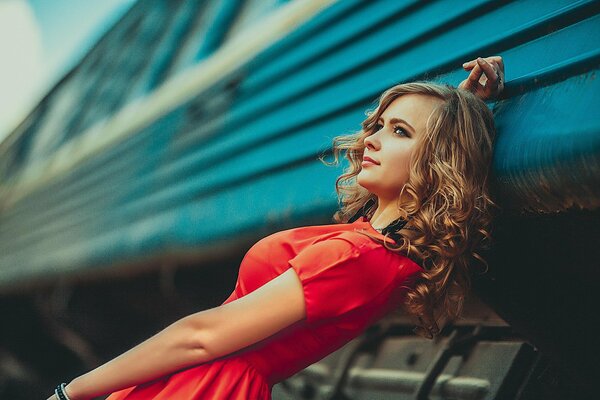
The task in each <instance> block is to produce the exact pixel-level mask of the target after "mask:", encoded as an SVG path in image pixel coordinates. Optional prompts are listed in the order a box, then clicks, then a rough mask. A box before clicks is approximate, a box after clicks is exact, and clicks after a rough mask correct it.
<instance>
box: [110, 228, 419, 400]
mask: <svg viewBox="0 0 600 400" xmlns="http://www.w3.org/2000/svg"><path fill="white" fill-rule="evenodd" d="M361 230H362V231H368V232H370V233H372V234H375V235H379V237H381V238H383V235H381V234H380V233H379V232H377V231H376V230H375V229H373V227H372V226H371V224H370V223H369V221H368V220H367V219H366V218H365V217H361V218H359V219H357V220H356V221H354V222H353V223H349V224H332V225H319V226H306V227H300V228H294V229H289V230H285V231H281V232H277V233H274V234H272V235H270V236H267V237H265V238H264V239H261V240H260V241H258V242H257V243H256V244H255V245H254V246H252V247H251V248H250V250H248V252H247V253H246V255H245V256H244V259H243V260H242V263H241V264H240V269H239V273H238V279H237V282H236V285H235V289H234V291H233V293H232V294H231V295H230V296H229V298H228V299H227V300H225V301H224V303H223V304H225V303H228V302H231V301H234V300H236V299H238V298H240V297H242V296H244V295H246V294H248V293H250V292H252V291H253V290H255V289H257V288H259V287H260V286H262V285H264V284H265V283H266V282H268V281H270V280H271V279H273V278H275V277H277V276H278V275H280V274H281V273H283V272H284V271H285V270H287V269H288V268H290V267H291V268H294V270H295V271H296V273H297V274H298V276H299V278H300V280H301V282H302V286H303V290H304V297H305V303H306V318H305V319H303V320H301V321H298V322H296V323H294V324H292V325H290V326H288V327H287V328H285V329H283V330H281V331H279V332H277V333H276V334H274V335H272V336H270V337H269V338H267V339H264V340H262V341H260V342H258V343H255V344H253V345H251V346H248V347H246V348H244V349H241V350H238V351H236V352H234V353H231V354H229V355H227V356H223V357H220V358H217V359H215V360H212V361H210V362H206V363H203V364H199V365H197V366H194V367H191V368H188V369H185V370H181V371H178V372H176V373H173V374H170V375H167V376H165V377H163V378H160V379H157V380H154V381H152V382H148V383H144V384H140V385H138V386H133V387H130V388H126V389H122V390H119V391H117V392H114V393H113V394H111V395H110V396H109V397H108V398H107V400H122V399H126V400H141V399H144V400H147V399H154V400H159V399H160V400H166V399H171V400H172V399H182V400H188V399H189V400H192V399H193V400H198V399H239V400H246V399H252V400H267V399H271V388H272V386H273V385H274V384H276V383H278V382H280V381H282V380H284V379H286V378H288V377H290V376H292V375H294V374H296V373H297V372H299V371H301V370H302V369H304V368H306V367H307V366H309V365H311V364H313V363H315V362H317V361H319V360H320V359H322V358H324V357H325V356H327V355H329V354H330V353H332V352H334V351H335V350H337V349H339V348H340V347H342V346H343V345H345V344H346V343H348V342H349V341H350V340H352V339H354V338H356V337H357V336H359V335H360V334H361V333H362V332H363V331H364V330H365V329H366V328H367V327H369V326H370V325H372V324H373V323H374V322H376V321H377V320H379V319H381V318H382V317H383V316H384V315H385V314H387V313H388V312H390V311H392V310H393V309H395V308H396V307H399V306H400V302H401V301H402V299H403V298H404V294H405V293H406V288H407V286H409V285H410V284H411V282H412V278H413V277H414V276H415V273H417V272H419V271H420V270H421V268H420V266H419V265H418V264H416V263H415V262H413V261H412V260H411V259H409V258H408V257H405V256H402V255H400V254H397V253H394V252H392V251H389V250H387V249H386V248H385V247H384V246H383V245H381V244H378V243H376V242H374V241H373V240H371V239H370V238H369V237H367V236H365V235H362V234H360V233H358V231H361ZM388 240H389V239H388ZM257 323H260V321H257Z"/></svg>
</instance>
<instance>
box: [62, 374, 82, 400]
mask: <svg viewBox="0 0 600 400" xmlns="http://www.w3.org/2000/svg"><path fill="white" fill-rule="evenodd" d="M75 381H76V379H74V380H72V381H71V382H69V383H68V384H67V385H66V386H65V392H66V394H67V396H69V399H71V400H86V399H87V398H86V397H83V396H82V395H81V393H79V392H78V390H77V383H76V382H75Z"/></svg>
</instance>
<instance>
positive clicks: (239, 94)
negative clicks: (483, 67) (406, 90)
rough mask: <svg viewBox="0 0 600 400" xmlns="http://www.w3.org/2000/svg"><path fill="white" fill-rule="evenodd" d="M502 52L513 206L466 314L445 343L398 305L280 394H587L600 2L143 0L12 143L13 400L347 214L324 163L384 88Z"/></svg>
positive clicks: (6, 238)
mask: <svg viewBox="0 0 600 400" xmlns="http://www.w3.org/2000/svg"><path fill="white" fill-rule="evenodd" d="M489 55H501V56H502V57H503V59H504V62H505V65H506V90H505V92H504V93H503V95H502V97H501V98H500V99H498V100H496V101H493V102H489V103H488V104H489V107H490V108H491V109H492V110H493V111H494V114H495V116H496V121H497V127H498V137H497V144H496V150H495V154H494V165H493V167H494V176H495V181H494V182H493V187H494V190H495V192H496V193H497V196H498V199H499V200H500V201H499V202H500V205H501V206H502V208H503V212H502V215H501V216H500V217H499V218H498V221H497V224H496V228H495V233H494V236H495V237H496V243H497V245H496V246H494V248H493V249H492V250H490V252H489V254H487V257H488V259H489V262H490V271H489V273H488V274H485V275H482V276H479V277H476V279H475V280H474V293H473V295H472V296H471V297H470V298H469V302H468V305H467V309H466V312H465V317H464V318H462V319H461V320H460V321H457V322H456V323H455V324H453V325H452V326H448V327H446V328H445V329H444V331H443V335H442V337H441V338H440V339H438V340H436V341H427V340H425V339H421V338H418V337H416V336H414V335H413V334H412V332H411V324H410V321H409V320H408V319H407V318H406V317H405V316H403V315H400V314H398V315H392V316H390V318H389V319H386V320H385V322H384V323H383V324H382V325H378V326H374V327H373V329H372V330H371V331H369V332H367V333H366V334H365V336H364V337H361V338H358V339H357V340H356V341H353V342H352V343H351V344H349V345H348V346H347V347H344V348H343V349H341V350H339V351H338V352H336V353H334V354H332V355H331V356H330V357H328V358H326V359H324V360H322V361H321V362H319V363H317V364H315V365H313V366H311V367H309V368H307V369H306V370H305V371H303V372H302V373H300V374H298V376H295V377H292V378H290V379H289V380H288V381H285V382H283V383H281V384H279V385H277V386H276V387H275V388H274V392H273V396H274V399H312V398H331V399H333V398H339V397H336V396H339V395H340V393H344V395H345V396H346V398H352V399H375V398H376V399H388V398H389V399H392V398H393V399H412V398H416V397H415V394H416V393H417V391H419V390H420V391H421V392H420V393H429V395H430V396H431V397H429V398H453V399H506V398H511V399H513V398H514V399H522V400H528V399H538V398H544V399H566V398H580V397H579V396H583V397H581V398H588V397H585V396H584V395H583V393H592V392H593V390H594V385H593V384H594V382H595V378H597V377H598V376H600V366H599V365H598V362H597V352H596V351H595V348H596V346H597V344H598V339H597V338H596V337H595V336H596V335H595V332H594V329H593V327H594V326H598V324H599V323H600V317H599V316H598V315H599V313H598V311H597V308H596V305H597V304H599V303H600V301H599V300H600V296H599V293H600V291H599V290H598V282H599V279H598V278H600V277H599V271H600V268H599V267H600V265H598V264H599V262H598V260H599V259H600V250H599V248H600V246H599V244H600V243H599V239H600V228H599V226H600V224H599V223H600V218H599V217H600V214H599V211H598V210H599V207H600V118H599V115H598V109H599V106H600V82H599V80H598V73H599V72H600V3H599V2H598V1H584V0H581V1H575V0H549V1H541V0H539V1H536V0H526V1H493V0H473V1H461V2H459V1H453V0H440V1H408V0H407V1H402V0H377V1H359V0H340V1H333V0H311V1H300V0H292V1H277V0H269V1H258V0H231V1H228V0H223V1H221V0H208V1H204V2H199V1H194V0H177V1H166V0H138V1H137V2H136V3H135V4H134V5H133V6H132V8H131V9H130V10H129V11H128V12H127V13H126V14H125V15H124V17H123V18H122V19H121V20H120V21H118V23H116V24H115V26H114V27H112V28H111V29H110V30H109V31H108V32H107V33H106V34H105V35H104V36H103V37H102V39H101V40H100V41H99V42H98V43H97V44H96V45H95V46H94V47H93V48H92V49H91V50H90V51H89V53H87V55H86V56H85V57H84V58H83V59H82V60H81V62H80V63H79V64H78V65H77V66H76V67H74V68H73V69H72V70H71V71H70V72H69V73H68V74H67V75H66V76H65V77H64V78H63V79H62V80H61V81H60V82H58V83H57V84H56V86H55V87H54V88H52V90H50V92H49V93H48V94H47V95H46V96H45V97H44V98H43V99H42V100H41V102H40V103H39V104H38V105H37V106H36V107H35V108H34V109H33V110H32V112H31V113H30V114H29V116H28V117H27V118H26V119H25V120H24V121H23V122H22V123H21V124H20V125H19V126H18V127H17V128H16V129H15V131H13V132H12V133H11V134H10V135H9V136H8V137H7V138H6V139H5V140H4V141H3V142H2V143H1V144H0V295H1V297H0V309H1V310H2V317H3V319H4V321H5V324H4V325H3V327H2V329H0V331H1V332H2V339H3V340H2V342H1V343H2V346H1V347H0V378H2V379H0V381H3V382H7V383H6V384H5V385H0V396H1V397H3V398H4V397H5V396H6V397H7V398H8V397H11V398H15V399H19V398H33V397H34V396H35V397H40V396H42V395H44V394H45V393H46V390H47V388H48V387H51V385H52V384H54V383H55V382H56V381H57V380H58V379H64V377H65V376H69V374H71V376H75V375H77V374H79V373H81V372H83V371H85V370H88V369H90V368H93V367H95V366H97V365H98V364H99V363H101V362H103V361H107V360H108V359H109V358H111V357H113V356H116V355H117V354H119V353H120V352H122V351H124V350H126V349H127V348H129V347H131V346H132V345H133V344H135V343H136V342H139V341H140V340H141V339H143V338H145V337H147V336H149V335H150V334H151V333H152V332H155V331H156V330H157V329H160V328H161V327H164V326H165V325H166V324H167V323H169V322H173V321H174V320H175V319H177V318H179V317H182V316H184V315H186V314H188V313H191V312H194V311H197V310H198V309H202V308H207V307H211V306H216V305H218V304H220V302H222V301H223V300H224V299H225V298H226V297H227V295H228V294H229V293H230V291H231V290H232V288H233V284H234V283H235V277H236V274H237V266H238V265H239V262H240V260H241V258H242V257H243V255H244V253H245V251H247V250H248V248H249V246H250V245H251V244H252V243H254V242H256V241H257V240H259V239H260V238H262V237H264V236H266V235H268V234H269V233H272V232H275V231H278V230H281V229H286V228H290V227H295V226H300V225H308V224H313V223H314V224H326V223H331V216H332V214H333V213H334V211H335V210H336V208H337V206H338V204H337V199H336V195H335V190H334V185H335V179H336V178H337V177H338V176H339V175H340V173H341V172H342V168H343V167H344V165H340V166H338V167H328V166H325V165H324V164H323V163H322V162H321V161H320V160H319V159H318V158H319V156H327V155H328V154H330V153H329V152H330V148H331V140H332V138H333V137H334V136H337V135H340V134H344V133H352V132H354V131H357V130H359V129H360V122H361V121H362V119H364V116H365V111H366V110H368V109H372V108H373V107H374V105H375V101H376V99H377V96H378V95H379V94H380V93H381V92H382V91H383V90H385V89H386V88H388V87H390V86H392V85H394V84H396V83H400V82H405V81H412V80H421V79H431V80H435V81H438V82H445V83H450V84H452V85H458V83H459V82H460V81H461V80H463V79H464V78H465V77H466V73H465V72H464V71H463V69H462V67H461V65H462V62H463V61H466V60H469V59H473V58H475V57H477V56H489ZM47 354H51V355H52V357H54V358H53V359H54V360H60V362H57V363H49V362H48V358H47V357H46V355H47ZM24 383H26V384H27V385H26V386H25V389H23V387H24V386H23V384H24ZM49 385H50V386H49ZM425 389H426V390H425ZM19 396H21V397H19ZM319 396H321V397H319ZM327 396H329V397H327ZM419 398H425V397H419Z"/></svg>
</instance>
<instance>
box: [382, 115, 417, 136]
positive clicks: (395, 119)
mask: <svg viewBox="0 0 600 400" xmlns="http://www.w3.org/2000/svg"><path fill="white" fill-rule="evenodd" d="M379 121H383V122H384V123H385V121H384V120H383V118H382V117H379V119H378V120H377V122H379ZM397 122H401V123H403V124H404V125H406V126H408V127H409V128H410V129H411V131H412V133H413V134H414V133H416V131H415V128H413V127H412V125H411V124H409V123H408V122H406V121H405V120H403V119H402V118H392V119H390V124H395V123H397Z"/></svg>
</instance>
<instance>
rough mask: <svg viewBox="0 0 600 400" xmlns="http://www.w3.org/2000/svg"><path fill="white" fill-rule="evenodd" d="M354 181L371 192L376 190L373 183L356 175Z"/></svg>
mask: <svg viewBox="0 0 600 400" xmlns="http://www.w3.org/2000/svg"><path fill="white" fill-rule="evenodd" d="M356 183H358V184H359V185H360V186H362V187H363V188H365V189H367V190H368V191H369V192H371V193H375V192H376V191H377V189H376V187H375V186H374V185H373V183H372V182H369V181H366V180H364V179H360V178H359V177H356Z"/></svg>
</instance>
